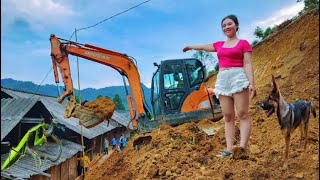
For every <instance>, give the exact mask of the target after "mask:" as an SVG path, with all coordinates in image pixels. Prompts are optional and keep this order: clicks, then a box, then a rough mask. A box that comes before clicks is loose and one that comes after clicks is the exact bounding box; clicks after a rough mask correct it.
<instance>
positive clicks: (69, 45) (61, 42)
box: [50, 35, 145, 125]
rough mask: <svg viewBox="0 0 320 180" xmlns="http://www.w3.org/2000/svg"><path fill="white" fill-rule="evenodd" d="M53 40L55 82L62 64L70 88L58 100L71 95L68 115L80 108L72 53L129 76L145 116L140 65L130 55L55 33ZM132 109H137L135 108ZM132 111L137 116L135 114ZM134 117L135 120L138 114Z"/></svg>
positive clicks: (57, 80)
mask: <svg viewBox="0 0 320 180" xmlns="http://www.w3.org/2000/svg"><path fill="white" fill-rule="evenodd" d="M50 42H51V57H52V63H53V68H54V75H55V81H56V83H59V78H58V72H57V67H59V69H60V72H61V76H62V78H63V82H64V85H65V87H66V91H65V92H64V93H62V94H61V96H60V97H59V98H58V101H59V102H60V103H61V102H62V101H63V100H64V99H65V98H66V97H69V98H70V104H69V106H68V107H67V109H66V117H68V118H69V117H71V114H72V111H73V110H74V109H75V107H76V102H75V98H74V92H73V82H72V78H71V72H70V63H69V58H68V54H71V55H74V56H78V57H82V58H84V59H88V60H91V61H94V62H97V63H100V64H103V65H106V66H109V67H111V68H113V69H115V70H117V71H118V72H119V73H120V74H121V75H123V76H126V77H127V78H128V77H130V78H128V82H129V85H130V88H131V91H132V95H133V98H134V101H135V105H136V108H137V111H138V117H140V116H144V115H145V110H144V108H143V100H144V96H143V93H142V87H141V83H140V75H139V72H138V69H137V66H136V65H135V64H134V62H133V61H132V60H131V59H130V57H129V56H127V55H125V54H121V53H118V52H114V51H110V50H107V49H103V48H99V47H96V46H93V45H89V44H80V43H76V42H72V41H68V40H65V39H62V38H58V37H56V36H55V35H51V36H50ZM131 108H133V107H131ZM131 111H133V110H132V109H131ZM131 114H132V116H134V114H135V113H131ZM131 118H132V119H134V118H135V117H131ZM135 124H136V123H134V125H135Z"/></svg>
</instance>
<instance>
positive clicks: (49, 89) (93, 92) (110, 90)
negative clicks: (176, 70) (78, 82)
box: [1, 78, 151, 109]
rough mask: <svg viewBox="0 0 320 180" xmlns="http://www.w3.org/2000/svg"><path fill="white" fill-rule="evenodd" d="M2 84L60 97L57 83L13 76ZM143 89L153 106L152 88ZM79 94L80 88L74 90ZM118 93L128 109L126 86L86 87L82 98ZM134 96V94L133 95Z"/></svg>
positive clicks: (16, 88) (148, 102) (61, 87)
mask: <svg viewBox="0 0 320 180" xmlns="http://www.w3.org/2000/svg"><path fill="white" fill-rule="evenodd" d="M1 86H2V87H5V88H10V89H15V90H19V91H25V92H30V93H37V94H42V95H48V96H56V97H58V88H57V86H56V85H48V84H46V85H41V86H39V85H37V84H34V83H33V82H31V81H19V80H14V79H11V78H6V79H1ZM59 89H60V92H63V86H60V88H59ZM142 89H143V91H144V96H145V101H146V102H147V104H148V106H149V107H151V103H150V98H151V89H150V88H148V87H146V86H145V85H144V84H142ZM74 91H75V92H76V94H78V90H77V89H75V90H74ZM128 91H129V94H130V95H132V94H131V90H130V87H128ZM116 93H118V94H119V95H120V97H121V98H122V101H123V104H124V105H125V107H126V109H128V105H127V100H126V91H125V88H124V86H110V87H104V88H100V89H95V88H86V89H83V90H81V91H80V94H81V100H82V101H84V100H87V101H92V100H95V99H96V98H97V97H98V96H99V95H101V96H103V97H106V96H108V97H110V98H111V99H112V98H113V97H114V96H115V94H116ZM131 97H132V96H131Z"/></svg>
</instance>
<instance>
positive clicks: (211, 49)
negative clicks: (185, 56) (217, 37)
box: [182, 44, 216, 52]
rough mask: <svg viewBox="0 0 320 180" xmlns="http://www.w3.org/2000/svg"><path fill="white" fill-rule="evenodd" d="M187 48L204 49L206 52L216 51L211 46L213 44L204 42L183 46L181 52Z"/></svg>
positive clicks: (187, 49)
mask: <svg viewBox="0 0 320 180" xmlns="http://www.w3.org/2000/svg"><path fill="white" fill-rule="evenodd" d="M189 50H198V51H200V50H204V51H207V52H216V50H215V49H214V47H213V44H206V45H193V46H187V47H185V48H183V50H182V51H183V52H187V51H189Z"/></svg>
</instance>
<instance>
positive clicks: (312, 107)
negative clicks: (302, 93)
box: [308, 101, 317, 118]
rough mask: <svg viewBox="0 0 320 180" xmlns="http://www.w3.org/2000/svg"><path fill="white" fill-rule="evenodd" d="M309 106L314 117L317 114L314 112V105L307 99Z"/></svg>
mask: <svg viewBox="0 0 320 180" xmlns="http://www.w3.org/2000/svg"><path fill="white" fill-rule="evenodd" d="M308 104H309V106H310V111H311V112H312V114H313V117H314V118H315V117H316V116H317V113H316V108H315V107H314V105H313V103H312V102H311V101H309V103H308Z"/></svg>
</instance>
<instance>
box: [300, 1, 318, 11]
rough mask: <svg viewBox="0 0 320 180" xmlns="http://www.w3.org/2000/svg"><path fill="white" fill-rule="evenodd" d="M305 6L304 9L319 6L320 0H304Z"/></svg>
mask: <svg viewBox="0 0 320 180" xmlns="http://www.w3.org/2000/svg"><path fill="white" fill-rule="evenodd" d="M301 1H302V0H297V2H301ZM303 2H304V8H303V10H309V9H313V8H315V7H319V0H304V1H303Z"/></svg>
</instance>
